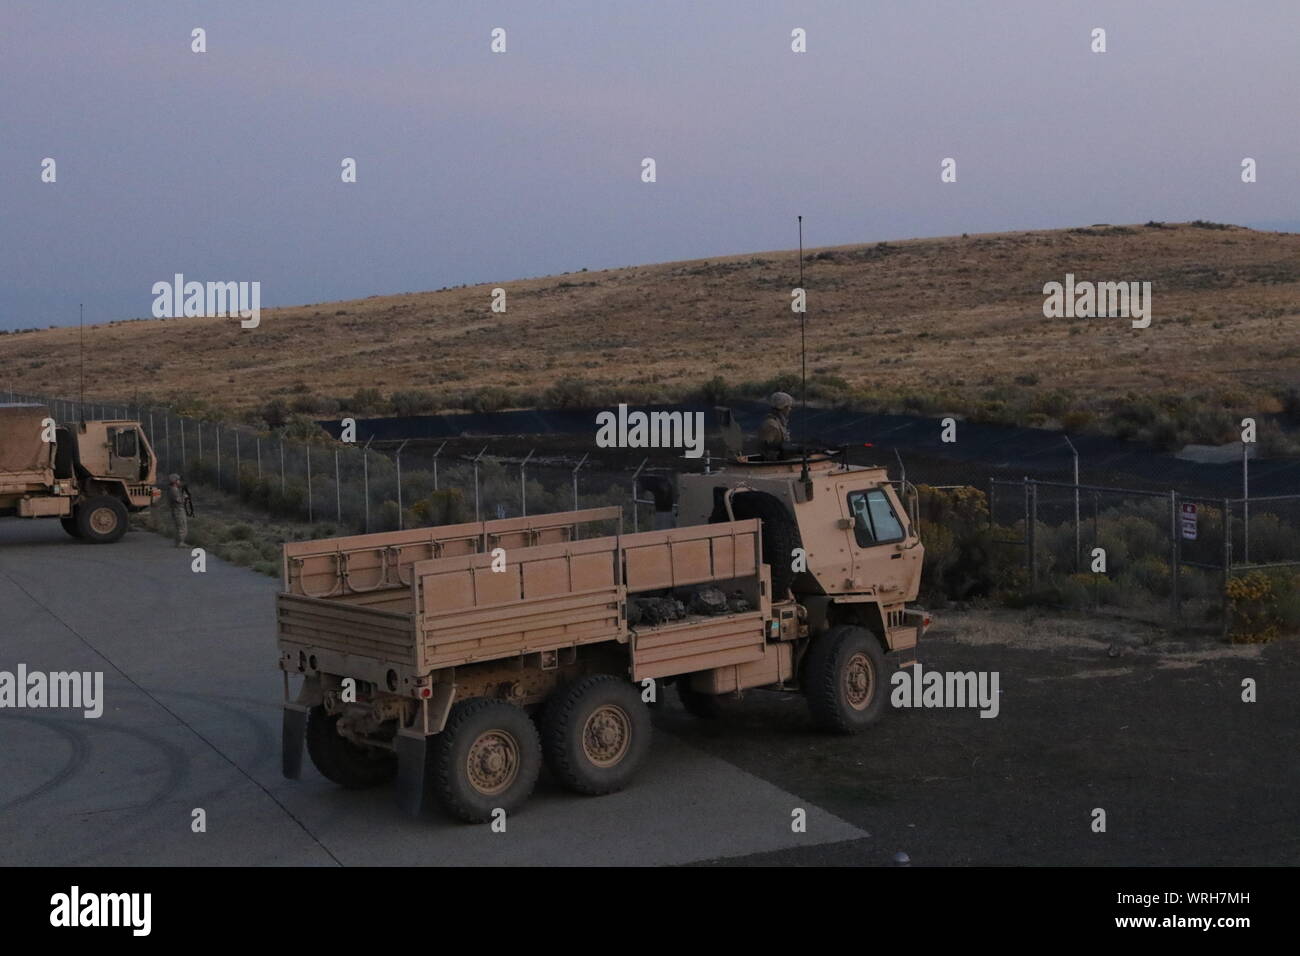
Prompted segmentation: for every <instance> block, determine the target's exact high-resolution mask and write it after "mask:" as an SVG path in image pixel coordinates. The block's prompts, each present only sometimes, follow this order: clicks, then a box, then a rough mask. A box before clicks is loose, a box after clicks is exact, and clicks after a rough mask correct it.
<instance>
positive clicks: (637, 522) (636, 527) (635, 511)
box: [632, 458, 650, 532]
mask: <svg viewBox="0 0 1300 956" xmlns="http://www.w3.org/2000/svg"><path fill="white" fill-rule="evenodd" d="M649 460H650V459H649V458H642V459H641V464H639V465H637V466H636V471H634V472H632V531H633V532H636V531H640V530H641V516H640V508H639V502H638V500H637V496H636V480H637V477H638V476H640V474H641V469H642V468H644V467H645V465H646V462H648V461H649Z"/></svg>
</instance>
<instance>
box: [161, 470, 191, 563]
mask: <svg viewBox="0 0 1300 956" xmlns="http://www.w3.org/2000/svg"><path fill="white" fill-rule="evenodd" d="M166 498H167V510H168V511H170V512H171V515H172V527H173V528H174V529H175V538H176V547H178V548H179V547H181V546H183V545H184V544H185V535H186V533H187V532H188V531H189V522H188V520H187V519H186V516H185V490H184V488H183V487H182V485H181V476H180V475H168V476H167V491H166Z"/></svg>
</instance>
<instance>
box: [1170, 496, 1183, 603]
mask: <svg viewBox="0 0 1300 956" xmlns="http://www.w3.org/2000/svg"><path fill="white" fill-rule="evenodd" d="M1179 547H1180V542H1179V540H1178V492H1177V491H1175V490H1171V491H1170V492H1169V560H1170V562H1171V563H1170V568H1169V585H1170V595H1169V599H1170V601H1171V602H1172V604H1173V617H1174V624H1175V625H1177V624H1179V623H1181V621H1182V617H1183V608H1182V604H1181V603H1180V602H1179V600H1178V574H1179V571H1180V570H1181V568H1180V567H1179V565H1180V564H1181V563H1182V555H1181V554H1180V553H1179Z"/></svg>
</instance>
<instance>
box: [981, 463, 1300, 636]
mask: <svg viewBox="0 0 1300 956" xmlns="http://www.w3.org/2000/svg"><path fill="white" fill-rule="evenodd" d="M989 503H990V508H989V515H990V522H991V524H992V525H993V526H994V527H995V528H996V529H998V531H999V533H1000V540H1002V541H1005V542H1011V543H1013V544H1015V545H1017V546H1018V547H1019V548H1020V549H1021V553H1022V555H1023V557H1024V564H1025V568H1026V570H1027V572H1028V580H1029V593H1030V594H1031V595H1033V596H1034V597H1035V598H1036V599H1037V600H1040V601H1043V602H1044V603H1048V604H1055V605H1059V606H1064V607H1071V608H1079V609H1089V610H1094V611H1103V612H1112V613H1117V614H1120V615H1123V616H1126V617H1132V618H1134V619H1137V620H1145V621H1148V622H1150V623H1156V624H1164V625H1173V626H1177V627H1182V628H1191V629H1214V630H1222V631H1223V632H1225V633H1226V632H1227V631H1228V630H1229V629H1230V627H1232V625H1233V621H1232V614H1233V609H1234V600H1235V597H1234V589H1233V588H1232V586H1231V583H1232V581H1233V580H1234V579H1235V578H1238V577H1240V576H1243V575H1249V574H1252V573H1254V572H1261V571H1265V570H1271V569H1296V570H1297V571H1298V572H1300V495H1286V496H1273V497H1268V498H1255V499H1243V498H1222V499H1211V498H1204V497H1197V496H1191V495H1184V494H1180V493H1179V492H1177V491H1173V490H1171V491H1168V492H1163V493H1162V492H1152V491H1142V490H1135V489H1131V488H1107V487H1099V486H1093V485H1078V484H1067V483H1064V482H1050V481H1036V480H1031V479H1028V478H1026V479H1024V480H1023V481H1021V482H1010V481H998V480H993V481H990V483H989ZM1293 592H1294V588H1293V586H1292V585H1291V584H1290V583H1286V582H1285V581H1284V582H1283V583H1282V584H1281V585H1280V590H1279V593H1277V594H1276V595H1275V597H1276V598H1277V599H1278V600H1279V601H1281V602H1283V603H1285V602H1290V601H1292V600H1293V599H1294V593H1293ZM1286 613H1291V612H1290V611H1289V610H1288V611H1286Z"/></svg>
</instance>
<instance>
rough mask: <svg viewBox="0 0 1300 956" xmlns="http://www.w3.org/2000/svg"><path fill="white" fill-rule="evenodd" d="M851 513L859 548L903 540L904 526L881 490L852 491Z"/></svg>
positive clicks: (850, 497)
mask: <svg viewBox="0 0 1300 956" xmlns="http://www.w3.org/2000/svg"><path fill="white" fill-rule="evenodd" d="M849 511H850V512H851V513H852V514H853V536H854V537H855V538H856V539H857V542H858V547H860V548H869V547H871V546H872V545H876V544H889V543H891V542H893V541H902V540H903V525H902V524H901V523H900V522H899V520H898V516H897V515H896V514H894V509H893V507H892V506H891V505H890V503H889V499H888V498H886V497H885V493H884V492H883V491H881V490H880V489H879V488H873V489H871V490H870V491H850V492H849Z"/></svg>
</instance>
